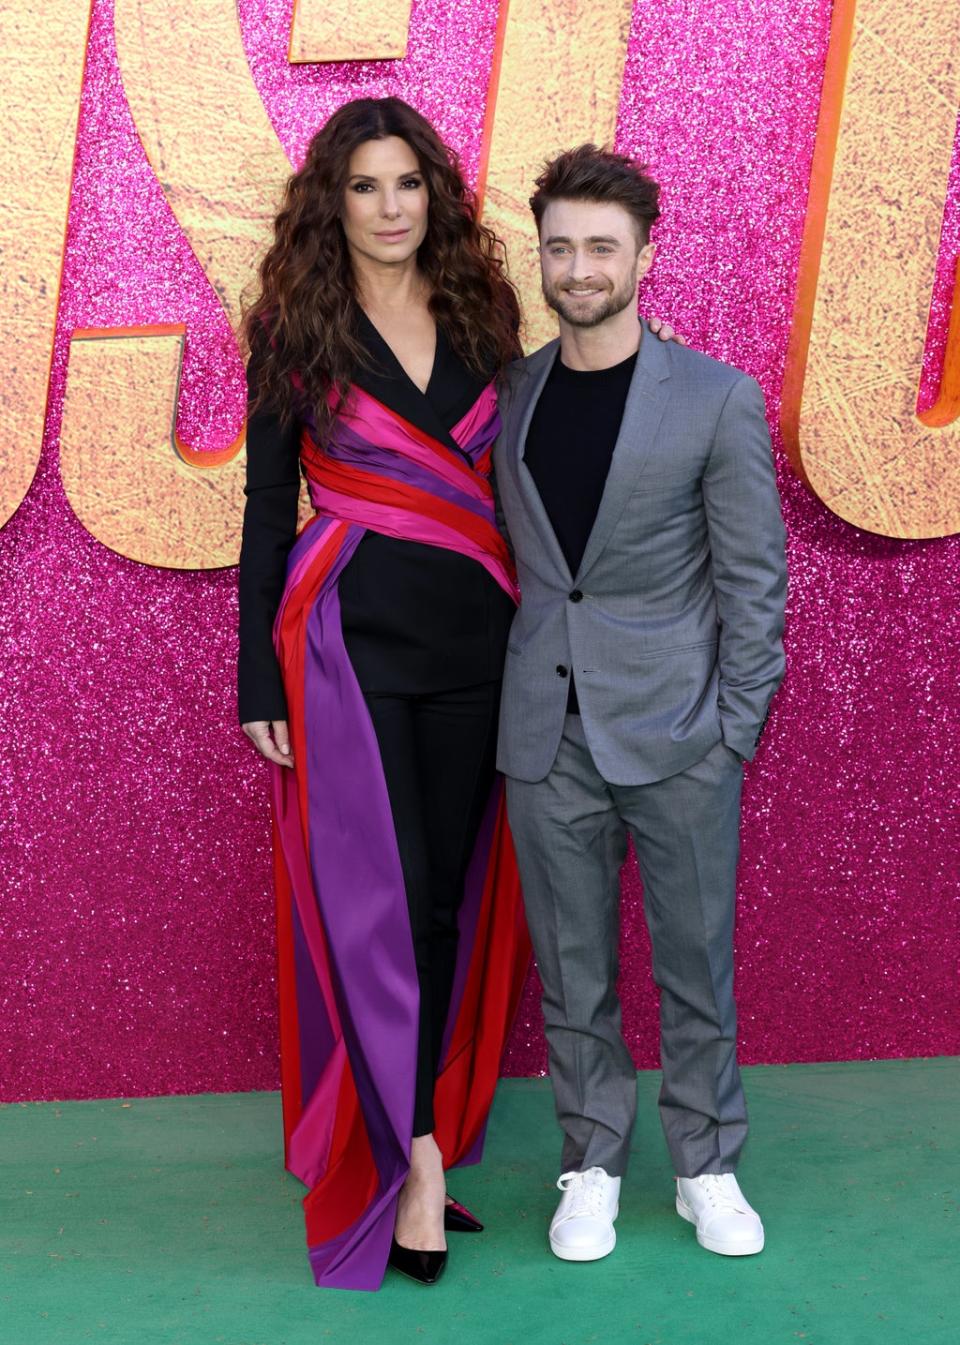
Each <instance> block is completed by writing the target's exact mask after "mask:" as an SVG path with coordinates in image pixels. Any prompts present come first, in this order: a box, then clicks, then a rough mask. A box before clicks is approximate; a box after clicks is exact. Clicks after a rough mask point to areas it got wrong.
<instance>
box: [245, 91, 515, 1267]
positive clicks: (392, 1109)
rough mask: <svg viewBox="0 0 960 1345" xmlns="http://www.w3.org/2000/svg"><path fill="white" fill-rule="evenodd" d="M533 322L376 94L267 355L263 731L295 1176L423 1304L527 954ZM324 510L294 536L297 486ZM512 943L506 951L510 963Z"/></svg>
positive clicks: (302, 206)
mask: <svg viewBox="0 0 960 1345" xmlns="http://www.w3.org/2000/svg"><path fill="white" fill-rule="evenodd" d="M517 328H518V307H517V302H516V298H515V295H514V292H513V289H512V287H511V286H510V283H509V282H508V280H507V279H506V277H505V275H504V271H503V264H502V260H501V255H500V249H499V246H498V244H497V241H496V239H495V238H494V236H493V235H492V233H491V232H490V231H489V230H487V229H486V228H484V227H483V226H482V225H481V224H479V223H478V221H477V218H476V214H475V210H474V206H473V201H472V198H471V196H470V193H469V192H468V190H467V188H466V187H465V185H464V183H463V180H462V178H461V176H460V173H459V171H458V168H457V166H456V161H455V159H454V158H453V156H452V155H451V154H450V153H449V151H447V150H446V149H445V147H444V146H443V144H442V142H441V141H440V139H439V137H438V136H437V135H436V133H435V132H434V131H433V129H432V128H431V127H430V125H429V123H428V122H426V121H425V120H424V118H423V117H421V116H420V115H419V114H418V113H416V112H415V111H414V110H413V109H412V108H410V107H408V106H407V105H406V104H405V103H403V102H401V101H400V100H398V99H394V98H387V99H380V100H375V99H361V100H358V101H356V102H353V103H350V104H347V105H346V106H345V107H343V108H341V109H340V110H339V111H338V112H337V113H335V114H334V116H333V117H331V119H330V120H329V121H328V122H327V124H326V125H325V126H324V128H323V129H322V130H321V131H320V132H319V134H318V135H317V136H316V137H315V138H314V140H313V141H312V142H311V145H310V148H309V150H308V152H307V157H306V161H305V163H304V165H303V167H302V168H301V169H300V171H299V172H297V173H295V174H294V175H293V176H292V178H291V179H290V181H289V184H288V187H287V192H286V197H285V200H284V203H283V206H282V209H281V211H280V213H279V215H278V217H277V220H276V223H275V240H274V242H273V245H272V247H271V248H270V250H269V251H268V253H267V255H266V257H265V259H264V261H263V263H262V266H261V268H260V294H259V297H258V299H257V300H256V302H255V303H254V304H253V305H252V307H251V308H250V310H249V312H248V313H247V315H246V318H245V332H246V336H247V340H248V343H249V346H250V352H251V354H250V361H249V365H248V384H249V390H250V398H251V402H250V418H249V424H248V439H247V453H248V469H247V470H248V482H247V507H246V512H245V516H244V532H243V547H242V553H241V561H240V679H239V681H240V718H241V722H242V723H243V727H244V730H245V732H246V733H247V734H248V736H249V737H250V738H251V739H252V740H253V742H254V743H255V744H256V745H257V747H258V748H259V750H260V751H261V752H262V753H263V755H264V756H266V757H267V758H268V759H269V760H270V761H272V762H274V763H275V764H276V766H277V767H278V769H277V770H275V771H274V802H275V819H276V832H275V838H276V845H275V852H276V880H277V887H278V899H279V900H278V911H279V914H278V927H279V941H280V995H281V1056H282V1077H283V1095H284V1120H285V1133H286V1141H287V1162H288V1166H289V1167H290V1169H291V1170H292V1171H293V1172H295V1173H296V1174H297V1175H298V1176H299V1177H301V1178H302V1180H303V1181H305V1182H306V1183H307V1184H308V1185H309V1186H310V1187H311V1190H310V1193H309V1194H308V1195H307V1197H306V1199H305V1202H304V1204H305V1209H306V1222H307V1234H308V1243H309V1247H310V1259H311V1263H312V1265H313V1269H314V1274H315V1277H316V1280H317V1282H318V1283H320V1284H329V1285H338V1286H342V1287H349V1288H366V1289H373V1288H376V1287H378V1286H379V1284H380V1281H381V1279H382V1276H383V1272H384V1268H385V1266H386V1264H387V1262H388V1261H389V1262H390V1263H391V1264H393V1265H395V1266H396V1267H397V1268H398V1269H401V1270H403V1271H404V1272H405V1273H407V1274H410V1275H412V1276H413V1277H414V1278H417V1279H419V1280H421V1281H422V1282H425V1283H433V1282H435V1281H436V1279H437V1278H438V1277H439V1275H440V1273H441V1271H442V1269H443V1266H444V1264H445V1259H446V1241H445V1236H444V1235H445V1227H446V1229H449V1228H453V1227H461V1228H478V1227H479V1225H477V1224H476V1221H474V1220H473V1219H472V1218H471V1216H469V1215H468V1214H467V1212H466V1211H464V1210H463V1209H462V1207H459V1206H456V1205H451V1204H449V1203H446V1202H447V1201H448V1200H449V1198H448V1197H447V1196H446V1194H445V1185H444V1168H445V1167H449V1166H451V1165H453V1164H455V1163H460V1162H469V1161H476V1160H477V1159H478V1158H479V1156H480V1148H481V1145H482V1140H483V1130H484V1125H485V1118H486V1113H487V1110H488V1108H489V1104H490V1101H491V1099H492V1096H493V1090H494V1087H495V1085H496V1078H497V1073H498V1067H499V1061H500V1055H501V1051H502V1047H503V1043H504V1040H505V1037H506V1033H507V1031H508V1029H509V1026H510V1022H511V1020H512V1017H513V1014H514V1011H515V1008H516V1004H517V1000H518V997H519V993H520V989H521V987H522V982H523V977H524V973H525V970H526V966H527V961H528V957H529V948H528V943H527V936H526V932H525V929H524V926H523V921H522V916H521V913H520V905H519V895H518V884H517V880H516V873H515V868H514V865H513V858H512V851H511V847H510V841H509V835H508V833H507V831H506V827H505V822H504V820H503V816H502V813H501V810H500V800H499V793H498V792H495V791H494V788H493V787H494V744H495V734H496V718H497V705H498V695H499V678H500V672H501V668H502V664H503V655H504V649H505V644H506V637H507V630H508V627H509V624H510V621H511V617H512V613H513V609H514V605H515V600H516V596H517V594H516V586H515V576H514V571H513V566H512V562H511V559H510V555H509V552H508V550H507V548H506V545H505V543H504V541H503V539H502V538H501V536H500V535H499V533H498V531H497V528H496V525H495V520H494V503H493V494H492V490H491V484H490V451H491V447H492V444H493V441H494V438H495V436H496V433H497V429H498V425H499V420H498V416H497V409H496V396H495V391H494V379H495V378H496V376H497V374H499V373H500V372H501V371H502V370H503V369H504V368H505V366H506V364H507V363H508V362H509V361H510V360H511V359H512V358H514V357H515V356H516V355H517V354H518V353H519V346H518V339H517ZM301 471H302V473H303V475H304V476H305V477H306V480H307V484H308V487H309V491H310V498H311V503H312V504H313V507H314V509H315V511H316V513H315V515H314V517H313V518H312V519H311V520H310V522H309V523H308V524H307V525H306V526H305V527H304V528H303V530H302V531H301V532H300V534H299V536H298V537H297V539H296V542H295V543H294V535H295V528H296V517H297V499H298V493H299V484H300V473H301ZM488 950H492V955H491V956H489V957H488Z"/></svg>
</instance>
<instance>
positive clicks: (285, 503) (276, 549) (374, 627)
mask: <svg viewBox="0 0 960 1345" xmlns="http://www.w3.org/2000/svg"><path fill="white" fill-rule="evenodd" d="M359 335H360V339H361V341H362V343H363V345H364V347H365V350H366V352H367V354H368V355H369V357H370V360H371V367H370V368H369V369H367V368H361V369H358V370H357V372H356V375H355V381H356V383H357V385H358V386H359V387H361V388H363V389H364V390H365V391H366V392H369V393H370V394H371V395H372V396H374V397H376V398H377V400H378V401H381V402H383V403H384V404H385V405H386V406H389V407H390V409H391V410H392V411H395V412H396V413H397V414H398V415H401V416H403V418H404V419H405V420H408V421H410V423H411V424H413V425H416V426H417V427H418V428H419V429H422V430H423V431H424V432H425V433H427V434H430V435H433V436H434V437H435V438H437V439H439V440H440V441H441V442H442V443H445V444H446V445H447V446H448V447H449V448H452V449H454V450H455V451H457V452H459V451H460V450H459V448H458V446H457V444H456V442H455V441H454V440H453V438H452V437H451V435H450V430H451V429H452V428H453V426H454V425H456V423H457V422H458V421H459V420H460V419H462V417H463V416H464V415H465V414H466V412H467V411H468V410H469V409H470V407H471V406H472V405H473V403H474V402H475V401H476V399H477V397H478V396H479V395H480V392H481V391H482V390H483V387H484V385H485V383H486V382H487V381H488V380H486V379H483V378H480V377H479V376H477V375H476V374H474V373H473V372H472V371H471V370H469V369H468V368H467V366H466V365H465V364H464V363H463V361H462V360H461V359H460V358H459V357H458V356H457V354H456V352H455V351H454V350H453V349H452V347H451V346H450V343H449V342H448V341H447V339H446V337H445V335H444V333H443V331H442V330H441V329H440V328H439V327H438V329H437V348H436V354H435V357H434V365H433V370H432V372H431V375H430V381H429V383H428V385H427V388H426V391H425V392H421V391H420V389H419V388H418V387H417V386H416V385H415V384H414V383H413V382H412V381H411V379H410V378H409V377H408V375H407V374H406V372H405V371H404V369H403V367H402V365H401V364H400V362H399V361H398V360H397V358H396V356H395V355H394V353H393V351H392V350H391V349H390V347H389V346H388V345H387V343H386V341H384V339H383V338H382V337H381V336H380V334H379V332H378V331H377V330H376V328H375V327H374V326H373V324H372V323H371V322H370V320H369V319H368V318H367V317H366V315H365V314H363V313H361V315H360V321H359ZM258 365H259V362H258V359H257V357H256V352H253V353H252V354H251V358H250V362H249V364H248V366H247V386H248V389H249V392H250V395H251V396H252V395H253V392H254V390H255V388H256V387H257V378H258ZM299 444H300V426H299V425H296V424H294V425H292V426H290V427H289V428H288V429H286V430H285V429H283V428H282V427H281V425H280V420H279V417H278V416H276V415H275V414H273V413H271V412H263V411H261V412H258V413H256V414H255V415H252V416H251V417H250V419H249V421H248V425H247V486H246V496H247V502H246V507H245V510H244V520H243V541H242V545H241V552H240V657H239V669H238V682H239V686H238V696H239V713H240V721H241V723H247V722H249V721H250V720H255V719H256V720H271V719H283V718H285V717H286V699H285V697H284V693H283V684H282V681H281V677H280V668H279V665H278V663H277V660H276V656H275V654H274V649H273V638H272V629H273V621H274V617H275V616H276V612H277V608H278V607H279V604H280V597H281V595H282V593H283V585H284V580H285V575H286V564H287V555H288V553H289V550H290V547H291V545H292V543H293V540H294V536H295V533H296V520H297V501H298V497H299V490H300V471H299ZM338 596H339V601H340V612H341V621H342V626H343V635H344V643H345V645H346V649H347V654H348V656H349V658H350V661H351V663H352V665H353V668H354V671H355V673H356V675H357V680H358V682H359V684H360V687H361V689H362V690H363V691H364V692H365V693H367V694H393V695H405V696H406V695H423V694H430V693H434V692H438V691H446V690H453V689H455V688H457V687H467V686H474V685H477V684H478V683H481V682H489V681H496V680H497V679H498V678H499V677H500V675H501V673H502V670H503V660H504V655H505V651H506V640H507V632H508V630H509V627H510V622H511V620H512V618H513V610H514V609H513V603H512V601H511V600H510V598H509V597H507V595H506V594H505V593H504V592H503V590H502V589H501V588H500V586H499V584H497V582H496V580H495V579H494V578H493V577H492V575H490V574H489V573H488V571H487V570H485V569H484V568H483V566H482V565H480V564H479V562H478V561H475V560H473V559H472V558H471V557H469V556H463V555H461V554H460V553H459V552H455V551H449V550H447V549H446V548H444V547H439V546H429V545H426V544H424V543H421V542H414V541H406V540H403V539H400V538H394V537H386V536H384V535H382V534H380V533H376V532H373V531H369V532H367V533H366V535H365V536H364V537H363V539H362V540H361V542H360V544H359V546H358V547H357V549H356V552H355V553H354V555H353V556H352V557H351V559H350V561H349V562H348V563H347V565H346V566H345V568H344V570H343V573H342V574H341V576H340V580H339V584H338Z"/></svg>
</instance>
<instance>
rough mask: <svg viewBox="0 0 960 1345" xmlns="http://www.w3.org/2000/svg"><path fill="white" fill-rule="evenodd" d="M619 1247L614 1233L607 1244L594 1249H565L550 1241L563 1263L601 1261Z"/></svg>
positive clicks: (552, 1249) (601, 1244)
mask: <svg viewBox="0 0 960 1345" xmlns="http://www.w3.org/2000/svg"><path fill="white" fill-rule="evenodd" d="M616 1245H617V1235H616V1233H613V1234H612V1235H611V1237H610V1239H609V1241H607V1242H601V1243H600V1244H599V1246H594V1247H563V1246H561V1245H560V1244H559V1243H556V1242H554V1240H553V1238H551V1239H550V1250H551V1251H552V1252H553V1254H554V1256H558V1257H559V1258H560V1260H561V1261H600V1260H602V1259H603V1257H605V1256H609V1255H610V1253H611V1252H612V1251H613V1249H614V1247H616Z"/></svg>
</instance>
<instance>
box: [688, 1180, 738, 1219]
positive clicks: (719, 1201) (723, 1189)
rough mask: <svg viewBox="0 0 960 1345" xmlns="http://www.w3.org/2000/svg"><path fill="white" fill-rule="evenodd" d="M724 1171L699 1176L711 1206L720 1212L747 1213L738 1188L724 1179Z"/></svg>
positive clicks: (700, 1183)
mask: <svg viewBox="0 0 960 1345" xmlns="http://www.w3.org/2000/svg"><path fill="white" fill-rule="evenodd" d="M724 1175H725V1174H723V1173H719V1172H705V1173H703V1175H702V1176H700V1177H697V1179H696V1180H697V1185H698V1186H699V1187H700V1189H701V1190H702V1191H703V1193H704V1195H705V1196H706V1198H707V1200H708V1201H709V1202H710V1205H711V1207H712V1208H713V1209H714V1210H716V1211H717V1212H718V1213H720V1212H724V1211H730V1210H736V1211H737V1212H738V1213H739V1214H746V1213H747V1211H746V1209H745V1208H744V1202H743V1199H742V1197H741V1196H740V1193H739V1192H738V1191H737V1189H736V1188H735V1187H734V1188H731V1185H730V1183H729V1182H726V1181H724Z"/></svg>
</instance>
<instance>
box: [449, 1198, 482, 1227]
mask: <svg viewBox="0 0 960 1345" xmlns="http://www.w3.org/2000/svg"><path fill="white" fill-rule="evenodd" d="M443 1226H444V1229H445V1230H446V1231H447V1232H448V1233H482V1232H483V1224H482V1223H481V1222H480V1220H479V1219H475V1218H474V1217H473V1215H472V1214H471V1213H470V1211H469V1210H468V1209H467V1207H466V1206H465V1205H461V1204H460V1201H459V1200H454V1201H452V1202H451V1203H450V1204H449V1205H444V1207H443Z"/></svg>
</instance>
